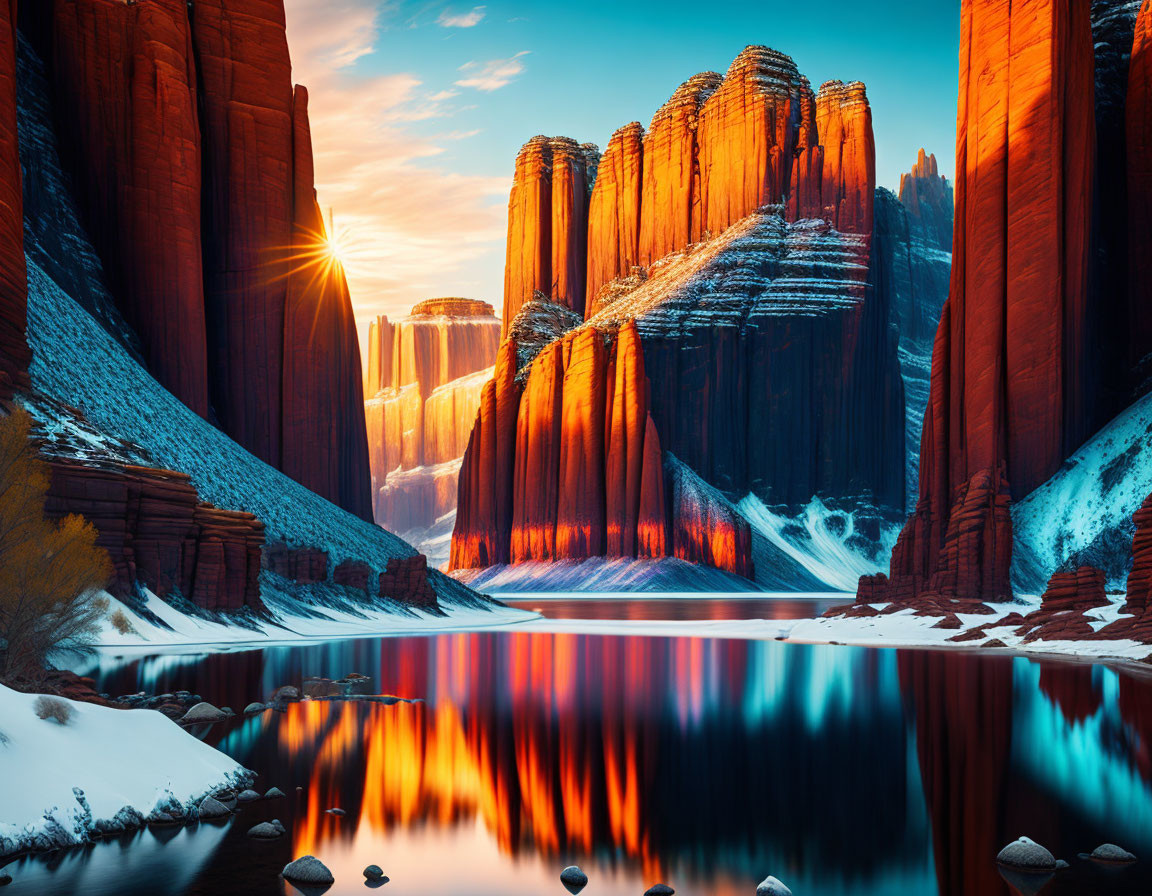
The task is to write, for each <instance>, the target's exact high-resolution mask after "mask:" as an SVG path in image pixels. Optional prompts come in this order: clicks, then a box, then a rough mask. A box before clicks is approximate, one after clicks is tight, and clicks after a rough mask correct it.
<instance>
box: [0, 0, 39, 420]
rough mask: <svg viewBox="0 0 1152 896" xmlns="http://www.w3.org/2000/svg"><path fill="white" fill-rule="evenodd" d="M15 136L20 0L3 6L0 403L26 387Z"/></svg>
mask: <svg viewBox="0 0 1152 896" xmlns="http://www.w3.org/2000/svg"><path fill="white" fill-rule="evenodd" d="M21 190H22V188H21V185H20V144H19V140H18V139H17V134H16V0H6V2H3V3H0V398H8V397H10V396H11V394H12V390H13V389H14V388H16V387H20V386H24V385H27V382H28V362H29V361H30V360H31V353H30V352H29V350H28V342H27V339H26V338H25V327H26V325H27V306H28V275H27V272H26V270H25V264H24V203H23V199H22V197H21Z"/></svg>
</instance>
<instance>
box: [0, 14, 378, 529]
mask: <svg viewBox="0 0 1152 896" xmlns="http://www.w3.org/2000/svg"><path fill="white" fill-rule="evenodd" d="M22 27H24V28H26V30H27V33H28V34H29V36H30V37H32V38H33V39H34V42H35V43H36V44H37V45H38V47H37V48H38V50H39V51H40V53H41V55H43V56H44V58H45V59H46V60H47V64H48V70H49V73H50V78H51V81H52V83H53V87H54V89H55V107H56V116H55V117H56V121H57V126H58V129H59V131H60V133H61V136H62V145H63V146H64V147H65V149H66V152H65V153H64V155H65V158H64V161H65V163H66V165H67V166H68V167H69V169H70V171H71V174H72V179H73V181H74V183H75V187H76V194H77V200H78V203H77V204H78V206H79V208H80V211H81V214H82V216H83V218H84V219H85V221H86V222H87V224H88V230H89V232H90V233H91V234H92V235H93V237H94V241H95V245H96V250H97V252H98V254H99V256H100V259H101V261H102V262H103V268H104V271H105V273H106V275H107V277H108V281H109V283H108V285H109V287H110V288H111V291H112V294H113V295H114V296H115V299H116V302H117V305H118V306H119V310H120V311H121V312H122V314H123V316H124V318H125V320H126V321H127V324H128V325H129V327H130V328H131V329H132V331H133V332H134V335H135V337H138V348H139V351H140V353H141V355H142V357H143V360H144V361H145V363H146V364H147V366H148V368H149V370H150V371H151V372H152V373H153V375H154V376H156V377H157V379H158V380H159V381H160V382H161V383H162V384H163V385H164V386H165V387H166V388H168V389H169V390H170V391H171V392H173V393H174V394H175V395H176V396H177V397H178V398H180V399H181V400H182V401H183V402H184V403H185V404H186V405H188V407H190V408H192V409H193V410H194V411H196V412H197V413H199V414H201V416H204V417H206V418H208V419H210V420H212V421H214V422H216V423H217V424H218V425H219V426H220V427H221V428H222V429H223V430H224V431H225V432H226V433H227V434H228V435H230V436H231V437H232V438H234V439H235V440H236V441H238V442H239V443H240V444H241V445H243V446H244V447H245V448H247V449H248V450H249V451H251V452H252V453H253V454H255V455H256V456H258V457H259V458H261V459H262V460H264V461H266V462H268V463H270V464H272V465H273V466H276V467H278V468H280V469H282V470H283V471H284V472H286V473H288V474H289V475H290V476H292V477H293V478H294V479H296V480H297V481H299V482H301V483H302V484H304V485H306V486H307V487H309V488H311V489H313V490H314V491H316V492H318V493H319V494H321V495H323V496H324V497H326V498H328V499H329V500H331V501H333V502H335V503H337V504H339V505H340V506H342V507H344V508H345V509H347V510H350V511H352V512H354V513H356V514H357V515H359V516H361V517H364V518H368V517H370V513H371V510H370V502H369V495H368V485H369V471H368V457H367V445H366V440H365V433H364V418H363V414H362V411H361V408H362V401H363V397H362V393H361V383H360V372H359V371H360V359H359V347H358V343H357V340H356V334H355V325H354V321H353V318H352V312H351V302H350V299H349V296H348V287H347V283H346V281H345V278H344V274H343V271H342V270H341V269H340V267H339V265H338V264H336V263H335V261H334V260H333V258H332V257H331V255H330V253H329V252H328V250H327V246H326V240H327V237H326V234H325V232H324V226H323V221H322V218H321V215H320V212H319V208H318V207H317V204H316V198H315V193H314V189H313V170H312V148H311V134H310V130H309V127H308V112H307V93H306V92H305V91H304V90H303V89H302V88H297V89H294V88H293V85H292V80H291V64H290V61H289V56H288V44H287V38H286V36H285V32H284V9H283V3H282V0H242V2H232V3H224V2H221V0H201V2H197V3H196V4H194V5H193V4H188V3H184V2H182V0H150V2H148V3H127V4H125V3H109V2H104V0H52V2H45V3H42V4H37V5H36V6H35V8H31V7H29V6H28V5H27V4H26V5H25V10H22ZM0 55H2V54H0ZM6 181H7V179H6ZM6 245H7V244H6ZM6 354H7V353H6Z"/></svg>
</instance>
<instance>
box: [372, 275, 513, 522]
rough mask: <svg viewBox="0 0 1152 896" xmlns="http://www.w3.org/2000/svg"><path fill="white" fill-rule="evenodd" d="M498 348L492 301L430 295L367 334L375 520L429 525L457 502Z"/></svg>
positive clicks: (376, 323)
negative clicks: (464, 460) (462, 460)
mask: <svg viewBox="0 0 1152 896" xmlns="http://www.w3.org/2000/svg"><path fill="white" fill-rule="evenodd" d="M499 345H500V321H499V319H498V318H496V317H495V314H494V312H493V309H492V306H491V305H489V304H488V303H487V302H480V301H476V300H474V299H463V298H437V299H428V300H426V301H423V302H419V303H418V304H416V305H414V306H413V307H412V310H411V312H410V313H409V315H408V317H406V318H401V319H399V320H395V321H389V320H388V318H387V317H386V316H383V315H381V316H380V317H378V318H376V320H374V321H372V323H371V325H370V326H369V333H368V366H367V370H366V372H365V385H364V395H365V401H364V412H365V416H366V419H367V425H368V454H369V461H370V465H371V471H372V494H373V500H374V512H375V518H376V522H377V523H379V524H380V525H382V526H384V527H385V528H388V529H391V530H392V531H395V532H408V531H411V530H413V529H421V528H427V527H429V526H431V525H432V524H433V523H435V522H436V520H437V519H439V518H440V517H442V516H443V515H444V514H446V513H449V512H450V511H452V510H453V509H454V508H455V507H456V489H457V476H458V472H459V470H458V465H457V464H455V463H451V462H453V461H457V460H458V459H459V458H461V457H462V456H463V455H464V451H465V449H466V448H467V445H468V438H469V434H470V433H471V430H472V423H473V421H474V420H475V418H476V410H477V408H478V407H479V406H480V394H481V391H482V389H483V387H484V383H485V382H486V381H487V380H488V378H489V376H490V374H491V366H492V364H493V362H494V361H495V360H496V350H497V348H498V347H499Z"/></svg>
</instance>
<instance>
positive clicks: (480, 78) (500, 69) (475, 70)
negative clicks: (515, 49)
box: [456, 50, 529, 90]
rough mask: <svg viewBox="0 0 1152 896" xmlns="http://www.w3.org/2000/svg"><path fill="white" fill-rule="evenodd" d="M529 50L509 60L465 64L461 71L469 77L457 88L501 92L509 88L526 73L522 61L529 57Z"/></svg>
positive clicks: (460, 81)
mask: <svg viewBox="0 0 1152 896" xmlns="http://www.w3.org/2000/svg"><path fill="white" fill-rule="evenodd" d="M528 52H529V51H528V50H521V51H520V52H519V53H517V54H516V55H515V56H511V57H509V58H508V59H490V60H489V61H488V62H484V63H480V62H465V63H464V64H463V65H462V66H460V71H462V72H464V73H465V74H466V75H467V77H465V78H461V79H460V80H459V81H457V82H456V86H457V87H472V88H475V89H476V90H499V89H500V88H501V87H507V86H508V85H509V84H511V83H512V82H513V81H514V80H515V79H516V76H517V75H519V74H521V73H522V72H523V71H524V63H523V62H521V61H520V60H521V59H522V58H523V57H525V56H527V55H528Z"/></svg>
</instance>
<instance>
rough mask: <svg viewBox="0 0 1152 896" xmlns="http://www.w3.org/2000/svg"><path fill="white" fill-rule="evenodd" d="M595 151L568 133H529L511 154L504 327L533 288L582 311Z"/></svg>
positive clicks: (577, 310) (527, 299)
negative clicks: (513, 158)
mask: <svg viewBox="0 0 1152 896" xmlns="http://www.w3.org/2000/svg"><path fill="white" fill-rule="evenodd" d="M599 157H600V154H599V151H598V150H597V148H596V147H595V146H593V145H592V144H583V145H581V144H579V143H577V142H576V141H575V140H572V139H570V138H568V137H551V138H549V137H544V136H537V137H533V138H532V139H531V140H529V141H528V142H527V143H525V144H524V146H523V148H522V149H521V150H520V152H519V154H518V155H517V156H516V170H515V174H514V175H513V179H512V192H511V195H510V196H509V199H508V245H507V258H506V260H505V266H504V329H505V331H507V330H508V327H509V326H510V325H511V322H512V319H513V318H514V317H515V316H516V314H517V312H518V311H519V310H520V307H521V306H522V305H523V304H524V303H525V302H528V301H530V300H531V299H532V297H533V295H535V293H537V292H539V293H541V294H543V295H544V296H545V297H547V298H550V299H552V300H553V301H555V302H559V303H560V304H562V305H565V306H567V307H569V308H571V309H573V310H574V311H576V312H578V313H580V314H583V313H584V292H585V290H584V283H585V277H586V265H587V245H588V202H589V198H590V193H591V190H592V183H593V181H594V180H595V179H596V166H597V163H598V161H599Z"/></svg>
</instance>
